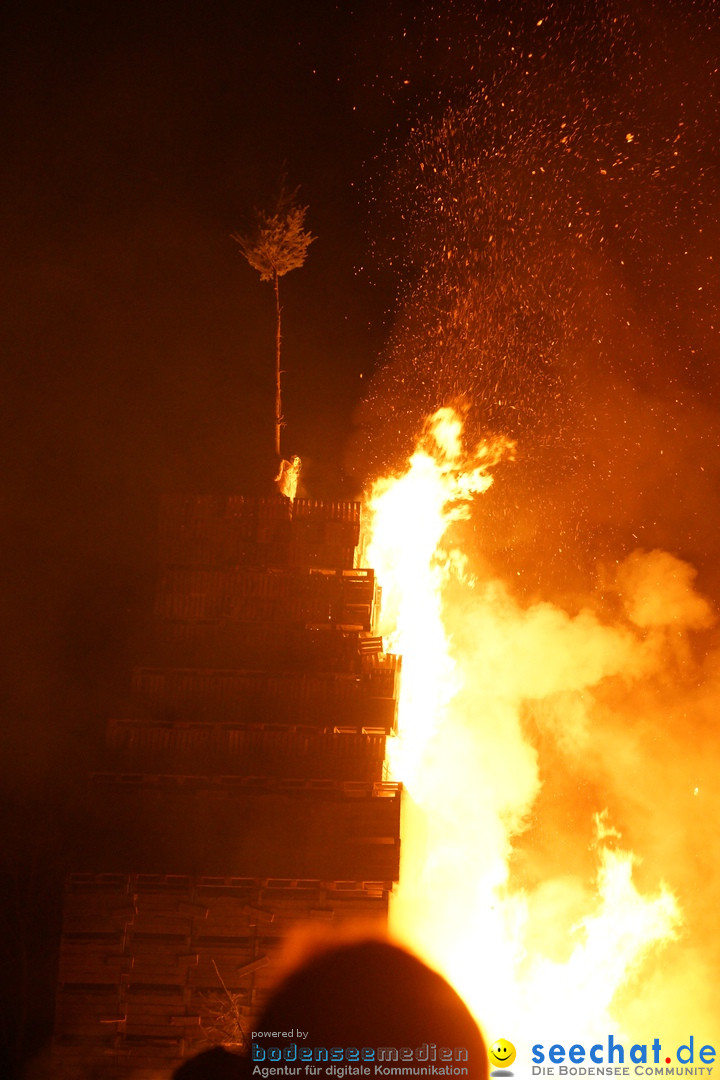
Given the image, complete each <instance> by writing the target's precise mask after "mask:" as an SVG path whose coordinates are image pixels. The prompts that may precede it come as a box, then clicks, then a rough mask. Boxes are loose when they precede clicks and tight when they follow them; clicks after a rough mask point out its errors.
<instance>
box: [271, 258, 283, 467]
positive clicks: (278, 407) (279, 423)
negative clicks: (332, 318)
mask: <svg viewBox="0 0 720 1080" xmlns="http://www.w3.org/2000/svg"><path fill="white" fill-rule="evenodd" d="M273 285H274V288H275V315H276V318H277V324H276V332H275V453H276V454H277V456H278V461H282V455H281V453H280V431H281V429H282V427H283V415H282V396H281V391H280V375H281V371H280V344H281V342H282V334H281V325H280V312H281V308H280V276H279V274H278V273H277V271H275V273H274V274H273Z"/></svg>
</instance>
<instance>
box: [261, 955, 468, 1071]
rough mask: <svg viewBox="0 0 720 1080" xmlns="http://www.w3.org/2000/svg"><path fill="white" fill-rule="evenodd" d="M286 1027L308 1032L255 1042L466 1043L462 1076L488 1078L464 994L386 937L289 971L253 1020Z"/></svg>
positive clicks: (334, 1044)
mask: <svg viewBox="0 0 720 1080" xmlns="http://www.w3.org/2000/svg"><path fill="white" fill-rule="evenodd" d="M291 1029H293V1030H294V1031H297V1030H298V1029H299V1030H300V1031H303V1032H307V1033H308V1034H307V1038H306V1039H305V1041H304V1043H303V1042H302V1041H301V1040H298V1039H294V1040H283V1039H281V1038H269V1039H268V1038H263V1037H258V1038H256V1039H255V1040H254V1041H255V1042H256V1043H257V1045H258V1046H260V1047H266V1046H269V1045H274V1046H283V1045H284V1043H288V1042H291V1041H294V1042H296V1043H297V1045H298V1046H300V1045H306V1046H309V1047H317V1046H324V1047H328V1048H329V1047H342V1048H347V1047H357V1048H363V1047H370V1048H377V1047H381V1046H382V1047H396V1048H398V1049H399V1048H401V1047H406V1048H409V1049H411V1050H413V1051H414V1050H416V1049H417V1048H419V1047H422V1046H423V1045H425V1044H427V1046H428V1047H432V1046H433V1045H435V1046H436V1047H438V1048H439V1047H445V1048H448V1049H451V1050H454V1049H455V1048H464V1049H466V1050H467V1055H468V1061H467V1063H466V1064H467V1066H468V1074H467V1075H469V1076H470V1077H471V1078H473V1080H484V1078H485V1077H487V1052H486V1049H485V1044H484V1042H483V1038H482V1035H481V1034H480V1031H479V1030H478V1027H477V1024H476V1023H475V1021H474V1020H473V1018H472V1016H471V1014H470V1012H469V1010H468V1008H467V1006H466V1005H465V1004H464V1002H463V1001H462V1000H461V998H460V997H459V996H458V995H457V994H456V992H455V991H454V990H453V989H452V987H451V986H450V985H449V983H447V982H446V980H445V979H443V978H442V976H441V975H438V973H437V972H435V971H432V970H431V969H430V968H429V967H427V965H426V964H424V963H423V962H422V961H421V960H418V959H417V957H415V956H412V955H411V954H410V953H408V952H405V951H404V950H403V949H400V948H398V947H397V946H395V945H390V944H388V943H387V942H384V941H359V942H354V943H352V944H347V945H343V946H340V947H339V948H334V949H331V950H329V951H326V952H321V953H319V954H317V955H315V956H313V957H311V958H310V959H309V960H308V961H307V962H306V963H305V964H304V965H303V966H302V967H300V968H298V969H297V970H296V971H294V972H292V973H291V974H290V975H289V976H288V977H287V978H286V979H285V980H284V981H283V982H282V983H281V984H280V986H279V987H278V988H277V989H276V990H275V992H274V993H273V995H272V997H271V998H270V1000H269V1001H268V1004H267V1006H266V1008H265V1010H264V1011H263V1013H262V1016H261V1018H260V1019H259V1020H258V1021H257V1023H256V1030H257V1032H258V1033H259V1032H273V1031H274V1032H287V1031H290V1030H291ZM429 1052H430V1053H432V1051H431V1050H430V1051H429ZM431 1060H432V1059H431ZM438 1061H439V1059H438ZM418 1064H419V1062H418ZM301 1075H302V1074H301Z"/></svg>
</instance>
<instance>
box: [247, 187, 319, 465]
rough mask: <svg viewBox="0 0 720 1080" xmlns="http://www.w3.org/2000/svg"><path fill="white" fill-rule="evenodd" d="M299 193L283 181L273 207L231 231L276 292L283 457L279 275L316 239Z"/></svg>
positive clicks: (277, 377) (277, 399) (278, 409)
mask: <svg viewBox="0 0 720 1080" xmlns="http://www.w3.org/2000/svg"><path fill="white" fill-rule="evenodd" d="M297 193H298V189H297V188H296V189H295V190H294V191H288V190H287V188H286V186H285V183H284V182H283V183H282V184H281V186H280V192H279V194H278V196H277V198H276V200H275V202H274V203H273V205H272V207H271V209H270V210H256V211H255V213H254V220H253V222H252V224H251V226H250V228H249V229H248V231H247V232H243V233H239V232H238V233H233V234H232V239H233V240H235V242H236V243H237V244H238V246H239V248H240V251H241V252H242V254H243V255H244V256H245V258H246V259H247V261H248V262H249V263H250V265H251V266H252V267H253V269H254V270H257V272H258V273H259V274H260V280H261V281H270V282H272V286H273V290H274V292H275V319H276V322H275V452H276V454H277V456H278V459H280V460H282V453H281V450H280V432H281V431H282V429H283V427H284V426H285V420H284V418H283V414H282V386H281V376H282V370H281V368H280V351H281V345H282V333H281V330H282V326H281V315H282V308H281V307H280V278H281V277H284V276H285V274H289V273H290V271H291V270H297V269H298V267H300V266H302V265H303V263H304V262H305V257H306V255H307V249H308V248H309V246H310V244H312V242H313V240H315V239H316V237H314V236H313V235H312V234H311V233H309V232H308V231H307V230H306V228H305V215H306V213H307V209H308V208H307V206H300V205H299V204H298V202H297Z"/></svg>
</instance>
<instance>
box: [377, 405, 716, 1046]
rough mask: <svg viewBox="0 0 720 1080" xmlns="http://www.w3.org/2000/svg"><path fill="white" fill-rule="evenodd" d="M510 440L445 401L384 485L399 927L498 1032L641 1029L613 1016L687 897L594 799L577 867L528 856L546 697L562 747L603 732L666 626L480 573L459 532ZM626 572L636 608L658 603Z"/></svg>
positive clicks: (655, 654) (651, 564) (540, 1034)
mask: <svg viewBox="0 0 720 1080" xmlns="http://www.w3.org/2000/svg"><path fill="white" fill-rule="evenodd" d="M510 449H511V447H510V446H509V445H505V446H503V445H500V444H493V445H492V446H488V445H485V446H481V447H479V448H478V450H476V451H475V452H474V453H473V454H469V455H466V454H465V452H464V451H463V447H462V424H461V421H460V419H459V418H458V416H457V415H456V414H455V413H453V412H452V411H451V410H449V409H442V410H440V412H438V413H437V414H436V415H435V416H434V417H433V418H432V419H431V421H430V422H429V424H428V426H427V430H426V432H425V434H424V436H423V438H422V440H421V442H420V445H419V447H418V449H417V450H416V452H415V453H414V454H413V456H412V457H411V459H410V463H409V467H408V469H407V471H406V472H405V473H404V474H403V475H401V476H398V477H395V478H384V479H382V480H379V481H378V482H377V483H376V484H375V485H374V487H373V489H372V492H371V494H370V497H369V500H368V509H369V542H368V550H367V558H368V564H369V565H372V566H373V567H375V569H376V572H377V574H378V577H379V580H380V583H381V585H382V588H383V617H384V620H385V623H384V625H383V626H382V628H381V629H382V631H383V633H384V634H385V635H387V637H388V638H389V640H390V644H391V647H392V649H393V651H396V652H399V653H402V655H403V683H402V690H401V699H400V724H399V736H398V738H397V739H396V740H394V742H395V745H394V746H393V747H392V750H391V753H390V762H391V768H392V772H393V777H394V778H395V779H399V780H402V781H403V782H404V784H405V785H406V789H407V799H406V805H405V811H404V813H405V817H404V825H403V865H402V878H401V884H400V889H399V892H398V895H397V897H396V899H395V902H394V907H393V910H392V922H393V929H394V931H395V933H396V934H397V935H398V936H400V937H402V938H404V939H405V940H407V941H408V942H409V943H410V944H411V945H412V946H413V947H414V948H415V949H416V950H417V951H418V952H420V953H421V954H422V955H424V956H425V957H426V958H427V959H428V960H429V961H430V962H431V963H433V964H434V965H435V966H436V967H438V968H439V969H440V970H442V971H443V972H444V973H445V974H446V975H447V977H448V978H449V979H450V980H451V981H452V982H453V983H454V984H455V985H456V987H457V988H458V989H459V990H460V992H461V993H462V994H463V995H464V997H465V998H466V1000H467V1001H468V1003H469V1004H470V1005H471V1007H472V1008H473V1009H474V1011H475V1013H476V1015H477V1016H478V1018H479V1020H480V1021H481V1023H482V1024H483V1026H484V1027H485V1029H486V1031H487V1033H488V1034H491V1033H493V1032H495V1033H497V1032H502V1033H503V1034H504V1035H508V1036H509V1037H511V1038H512V1041H513V1042H515V1043H516V1044H517V1045H518V1050H519V1054H520V1053H521V1052H522V1053H523V1054H526V1053H527V1048H528V1045H529V1042H530V1041H532V1040H533V1039H535V1040H537V1039H538V1038H544V1039H545V1041H546V1042H550V1041H552V1040H554V1039H558V1040H560V1041H562V1040H563V1039H565V1040H566V1041H567V1040H569V1042H572V1041H577V1040H578V1039H583V1038H590V1039H593V1038H595V1037H597V1036H598V1034H599V1033H603V1032H606V1031H608V1030H612V1031H613V1032H614V1033H615V1034H616V1035H617V1036H618V1037H620V1036H621V1035H622V1034H626V1035H627V1036H629V1037H632V1035H633V1034H635V1033H634V1032H627V1031H625V1030H624V1029H625V1027H626V1025H625V1024H623V1023H622V1018H621V1017H618V1016H614V1017H613V1014H612V1005H613V999H615V998H616V995H617V993H618V991H619V990H620V988H621V987H622V986H623V985H624V984H626V983H627V980H628V979H629V978H630V977H631V976H633V975H634V974H636V973H637V971H638V969H639V967H640V965H642V964H643V962H644V961H645V960H646V959H647V958H648V957H649V955H650V953H651V952H652V950H653V949H655V948H657V947H658V946H659V945H661V944H662V943H664V942H667V941H669V940H670V939H672V938H673V937H674V936H675V934H676V931H677V928H678V926H679V922H680V915H679V910H678V907H677V904H676V901H675V899H674V897H673V896H672V895H671V894H670V892H669V891H668V890H667V889H666V888H665V887H664V886H663V885H660V884H658V883H656V884H655V886H654V889H655V891H654V893H653V894H652V895H644V894H641V892H640V891H639V890H638V888H637V887H636V885H635V883H634V881H633V866H634V863H635V859H634V856H633V855H632V854H630V853H629V852H627V851H624V850H622V848H621V847H620V846H618V840H619V835H618V833H617V832H616V831H615V830H614V829H613V828H612V826H611V825H610V824H609V822H608V816H607V813H606V812H605V810H604V807H603V805H596V806H595V807H594V809H592V808H587V810H586V811H585V818H586V820H585V821H584V822H581V823H579V828H578V835H580V834H582V835H584V839H578V836H576V842H577V843H578V845H579V847H581V849H582V850H581V853H580V856H578V857H577V858H574V859H573V858H572V857H571V856H568V858H567V860H566V861H567V862H568V863H569V866H568V867H567V868H565V869H563V870H562V872H560V873H558V871H557V869H556V868H555V869H554V870H553V872H552V873H550V874H546V875H545V876H544V877H542V879H541V880H540V883H539V884H531V885H529V886H528V885H526V886H525V888H522V887H520V886H519V885H517V884H516V879H517V878H518V877H519V876H520V875H518V874H516V873H513V872H511V871H512V864H511V856H513V854H514V852H515V851H516V849H517V847H518V841H519V840H520V838H521V837H522V835H523V833H525V832H527V830H528V828H529V825H530V815H531V812H534V810H535V807H536V805H537V803H538V799H539V795H540V792H541V788H542V783H541V770H542V768H543V761H542V759H541V757H540V754H539V751H538V749H537V744H538V743H539V742H540V741H541V740H538V739H535V738H532V739H531V737H530V736H531V732H532V723H531V719H532V715H533V710H534V711H535V712H536V713H537V714H538V715H541V714H542V716H543V717H544V720H543V722H544V725H545V729H546V730H552V731H553V733H554V737H555V740H556V743H557V744H558V745H560V746H562V744H563V740H564V739H565V740H567V739H572V740H573V741H574V742H575V743H577V744H583V745H590V742H591V737H590V735H589V734H588V732H589V730H590V726H591V705H592V703H591V701H590V700H589V699H590V697H591V695H592V693H593V692H594V689H595V688H596V687H597V686H598V685H599V684H600V683H601V682H602V681H604V682H605V683H607V682H608V681H612V679H618V680H619V679H622V680H624V681H625V682H626V683H628V682H629V683H631V682H633V681H634V680H635V681H636V680H638V679H641V678H643V677H645V676H646V675H647V674H648V673H649V672H652V671H653V670H654V669H655V668H656V667H657V665H658V663H659V656H660V655H661V653H662V632H660V636H659V637H658V636H657V635H654V634H652V633H650V634H645V635H641V634H640V633H639V632H637V633H636V632H634V631H633V629H631V628H629V627H628V626H627V625H622V626H618V627H615V626H608V625H605V624H604V623H602V622H601V621H600V620H599V619H598V617H597V616H596V615H594V614H593V613H592V612H591V611H588V610H586V611H581V612H580V613H579V614H577V615H576V616H574V617H573V616H570V615H568V614H567V613H566V612H564V611H562V610H561V609H559V608H557V607H555V606H553V605H551V604H547V603H538V604H534V605H532V606H530V607H522V606H520V605H519V604H518V603H517V602H516V601H515V600H514V598H513V597H512V595H511V594H510V592H509V590H508V589H507V587H505V586H504V585H503V584H502V583H500V582H498V581H481V580H477V579H475V578H473V577H471V576H470V575H469V574H468V571H467V560H466V559H465V558H464V557H463V556H462V555H461V554H460V553H459V552H458V551H457V550H453V547H452V543H451V541H450V540H449V538H448V530H449V528H450V526H451V525H452V524H453V522H456V521H458V520H459V519H462V518H467V517H468V516H469V514H470V505H471V503H472V501H473V499H474V497H475V496H476V495H477V494H479V493H481V492H483V491H485V490H486V489H487V488H488V487H489V485H490V483H491V476H490V475H489V472H488V470H489V469H490V468H491V467H492V465H493V464H494V463H496V461H497V460H498V457H499V455H500V454H501V453H502V452H503V451H508V450H510ZM657 556H662V558H661V559H660V560H659V561H660V563H662V560H663V559H665V560H669V561H670V564H672V565H671V566H670V568H669V570H668V567H667V566H666V567H665V576H666V577H667V574H668V572H669V573H670V576H671V577H672V576H673V571H674V569H676V568H677V567H684V564H681V563H679V561H678V560H673V558H672V556H669V555H665V554H664V553H652V555H651V556H647V557H644V556H642V555H641V554H636V555H635V556H633V557H632V558H631V559H630V560H628V561H627V564H625V567H624V573H625V575H626V579H627V581H629V580H630V579H633V580H635V579H639V578H643V579H644V580H646V579H647V578H648V575H650V576H652V574H653V573H654V572H655V571H656V570H657V571H658V572H659V573H662V572H663V570H662V567H659V569H658V565H656V564H658V558H657ZM653 557H655V558H654V561H653ZM633 560H634V563H633ZM686 569H687V568H686ZM673 580H674V582H675V584H674V586H673V587H674V589H675V592H676V593H677V594H678V597H679V598H677V603H676V607H678V609H679V608H680V607H681V606H682V603H681V600H682V597H685V596H686V594H687V592H688V590H689V589H690V585H689V582H688V581H687V580H685V581H684V580H683V579H682V574H680V575H679V578H678V575H677V574H675V575H674V578H673ZM627 581H626V585H627V590H626V591H627V604H628V609H629V610H630V611H636V613H637V610H640V611H641V612H644V613H646V614H647V612H648V611H650V612H651V613H652V612H653V611H654V608H653V607H652V605H651V604H649V603H648V601H647V600H646V601H645V603H644V604H643V605H640V607H638V605H639V602H640V592H639V587H638V588H636V589H635V591H634V592H633V587H631V585H629V584H627ZM646 583H647V582H646ZM687 606H688V610H689V611H691V612H692V617H693V618H694V619H695V625H702V624H703V619H704V620H707V619H708V617H709V616H708V611H707V606H706V605H705V602H704V601H703V600H702V599H701V598H699V597H696V596H693V598H692V603H689V605H687ZM698 620H699V621H698ZM651 621H652V620H651ZM635 625H636V626H640V625H641V620H638V619H636V620H635ZM644 625H645V626H646V627H647V626H648V625H649V624H648V621H647V620H645V624H644ZM655 625H656V624H655V623H653V626H655ZM583 740H584V743H583ZM598 797H600V796H598ZM573 809H574V808H573V807H572V806H570V807H569V812H570V813H572V812H573ZM583 830H584V833H583ZM591 830H592V835H591ZM589 846H590V847H592V863H588V865H587V866H586V865H584V864H583V863H582V859H587V849H588V847H589ZM608 1024H610V1025H611V1026H610V1027H609V1028H608ZM521 1048H522V1050H521ZM525 1060H526V1061H527V1060H528V1058H527V1057H525Z"/></svg>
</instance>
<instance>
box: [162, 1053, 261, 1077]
mask: <svg viewBox="0 0 720 1080" xmlns="http://www.w3.org/2000/svg"><path fill="white" fill-rule="evenodd" d="M241 1076H244V1063H243V1059H242V1058H239V1057H238V1056H237V1054H230V1053H229V1052H228V1051H227V1050H223V1048H222V1046H213V1048H212V1050H203V1051H202V1053H200V1054H196V1056H195V1057H193V1058H190V1059H189V1060H188V1061H185V1062H183V1064H182V1065H180V1066H179V1067H178V1068H177V1069H176V1070H175V1072H174V1073H173V1080H238V1078H239V1077H241Z"/></svg>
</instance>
